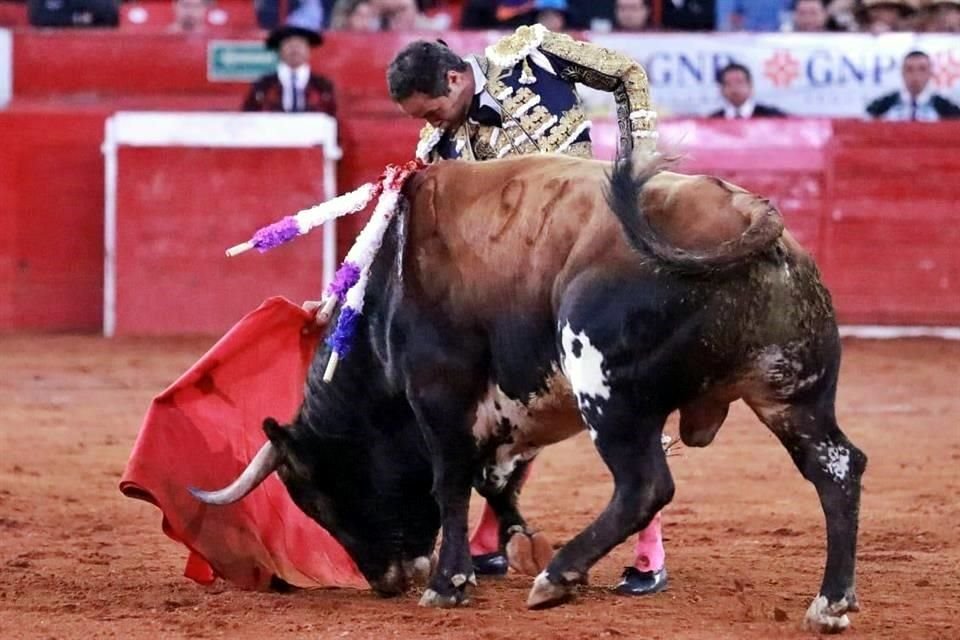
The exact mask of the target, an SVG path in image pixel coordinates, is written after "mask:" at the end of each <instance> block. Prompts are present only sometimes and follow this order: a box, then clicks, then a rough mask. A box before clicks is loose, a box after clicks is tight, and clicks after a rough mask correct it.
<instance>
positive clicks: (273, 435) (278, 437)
mask: <svg viewBox="0 0 960 640" xmlns="http://www.w3.org/2000/svg"><path fill="white" fill-rule="evenodd" d="M263 432H264V433H265V434H267V438H268V439H269V440H270V442H272V443H273V445H274V446H275V447H277V448H279V449H280V450H281V451H285V450H286V447H285V445H286V444H287V443H288V442H289V441H290V432H289V431H287V430H286V429H284V428H283V427H282V426H281V425H280V423H279V422H277V421H276V420H275V419H273V418H265V419H264V421H263Z"/></svg>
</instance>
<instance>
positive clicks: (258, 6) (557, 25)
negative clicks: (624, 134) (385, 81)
mask: <svg viewBox="0 0 960 640" xmlns="http://www.w3.org/2000/svg"><path fill="white" fill-rule="evenodd" d="M0 1H2V0H0ZM13 1H14V2H25V3H26V4H27V6H28V12H29V18H30V22H31V23H32V24H35V25H38V26H111V25H112V26H116V25H117V24H119V23H120V22H121V18H120V16H121V13H122V12H121V7H126V13H125V18H124V19H125V20H127V21H129V22H133V23H136V22H137V21H138V20H143V19H145V15H146V11H147V10H148V6H149V5H153V4H156V2H163V1H165V0H13ZM252 2H253V7H254V12H255V14H256V21H257V23H258V24H259V26H260V27H262V28H264V29H272V28H275V27H277V26H279V25H281V24H284V23H286V22H288V21H289V20H290V19H291V18H292V19H293V20H294V22H295V23H297V24H310V25H312V27H313V28H314V29H316V30H317V31H326V30H336V31H356V32H371V31H441V30H448V29H465V30H470V29H513V28H516V27H517V26H520V25H529V24H534V23H538V22H539V23H541V24H544V25H545V26H547V27H548V28H549V29H551V30H553V31H562V30H589V31H593V32H610V31H626V32H640V31H752V32H773V31H801V32H823V31H841V32H842V31H858V32H868V33H875V34H879V33H884V32H888V31H914V32H934V33H945V32H949V33H960V0H252ZM172 4H173V18H172V24H171V26H170V29H171V30H173V31H181V32H195V31H204V30H207V29H208V28H211V27H218V26H221V27H222V26H230V25H229V24H228V22H229V15H228V14H229V11H225V10H224V9H228V10H235V8H236V7H237V6H238V3H237V2H235V1H234V0H220V6H218V3H217V0H172ZM240 5H243V6H245V7H246V8H247V9H246V10H247V11H249V6H250V5H249V4H245V3H240ZM130 7H133V8H132V9H131V8H130Z"/></svg>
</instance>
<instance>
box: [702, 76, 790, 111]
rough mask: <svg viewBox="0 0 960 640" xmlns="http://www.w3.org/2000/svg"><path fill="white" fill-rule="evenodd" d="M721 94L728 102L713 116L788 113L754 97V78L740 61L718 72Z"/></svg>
mask: <svg viewBox="0 0 960 640" xmlns="http://www.w3.org/2000/svg"><path fill="white" fill-rule="evenodd" d="M717 84H719V85H720V95H722V96H723V100H724V102H726V104H725V105H724V107H723V108H722V109H718V110H717V111H714V112H713V113H711V114H710V117H711V118H726V119H728V120H735V119H736V120H738V119H740V118H782V117H784V116H786V115H787V114H786V113H784V112H783V111H781V110H780V109H777V108H776V107H771V106H768V105H765V104H760V103H758V102H755V101H754V99H753V78H752V76H751V75H750V70H749V69H748V68H746V67H745V66H744V65H742V64H740V63H738V62H731V63H730V64H728V65H727V66H725V67H724V68H723V69H720V71H719V72H718V73H717Z"/></svg>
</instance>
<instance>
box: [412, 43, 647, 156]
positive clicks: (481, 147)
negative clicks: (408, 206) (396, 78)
mask: <svg viewBox="0 0 960 640" xmlns="http://www.w3.org/2000/svg"><path fill="white" fill-rule="evenodd" d="M471 64H472V65H473V68H474V74H475V75H476V74H477V70H478V69H479V72H480V73H481V74H482V76H483V77H482V78H476V82H477V87H478V93H477V95H476V96H474V101H473V104H472V105H471V107H470V110H469V112H468V114H467V122H466V123H465V124H464V125H463V126H461V127H460V128H459V129H457V130H456V131H442V130H438V129H435V128H434V127H433V126H431V125H429V124H428V125H426V126H425V127H424V128H423V129H422V130H421V132H420V143H419V145H418V146H417V157H418V158H421V159H423V160H426V161H428V162H432V161H435V160H438V159H441V158H443V159H453V158H462V159H467V160H490V159H494V158H503V157H506V156H510V155H523V154H528V153H566V154H570V155H576V156H583V157H590V156H591V146H590V121H589V120H587V118H586V116H585V114H584V111H583V108H582V106H581V103H580V97H579V96H578V95H577V90H576V83H581V84H584V85H586V86H588V87H591V88H593V89H598V90H600V91H607V92H610V93H613V94H614V98H615V99H616V103H617V120H618V123H619V125H620V152H621V153H622V154H623V153H630V152H631V151H632V150H633V149H634V147H635V146H639V147H643V148H648V149H651V150H652V149H653V148H655V146H656V136H657V133H656V130H655V128H656V117H657V114H656V112H655V111H653V110H652V109H651V107H650V95H649V89H648V85H647V75H646V72H645V71H644V70H643V67H642V66H640V64H638V63H637V62H635V61H633V60H631V59H630V58H629V57H627V56H625V55H623V54H620V53H617V52H615V51H611V50H609V49H605V48H603V47H599V46H597V45H594V44H591V43H588V42H580V41H577V40H574V39H572V38H570V37H569V36H567V35H564V34H559V33H552V32H550V31H548V30H547V29H546V28H544V27H543V26H542V25H533V26H529V27H527V26H525V27H520V28H519V29H517V30H516V32H514V33H513V34H511V35H509V36H507V37H505V38H503V39H501V40H500V41H498V42H496V43H495V44H493V45H491V46H489V47H487V49H486V51H485V55H484V56H478V57H476V58H475V59H474V60H473V61H471ZM484 82H485V86H483V88H482V90H480V85H481V84H482V83H484Z"/></svg>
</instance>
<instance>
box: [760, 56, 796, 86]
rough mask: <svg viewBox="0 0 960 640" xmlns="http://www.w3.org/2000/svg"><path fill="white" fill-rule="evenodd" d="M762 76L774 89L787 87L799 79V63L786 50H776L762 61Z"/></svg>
mask: <svg viewBox="0 0 960 640" xmlns="http://www.w3.org/2000/svg"><path fill="white" fill-rule="evenodd" d="M763 75H765V76H766V77H767V79H768V80H770V84H772V85H773V86H775V87H789V86H790V85H791V84H793V81H794V80H796V79H797V78H799V77H800V61H799V60H797V59H796V58H794V57H793V54H792V53H790V52H789V51H787V50H786V49H778V50H777V51H775V52H774V54H773V55H772V56H770V57H769V58H767V59H766V60H764V62H763Z"/></svg>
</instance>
